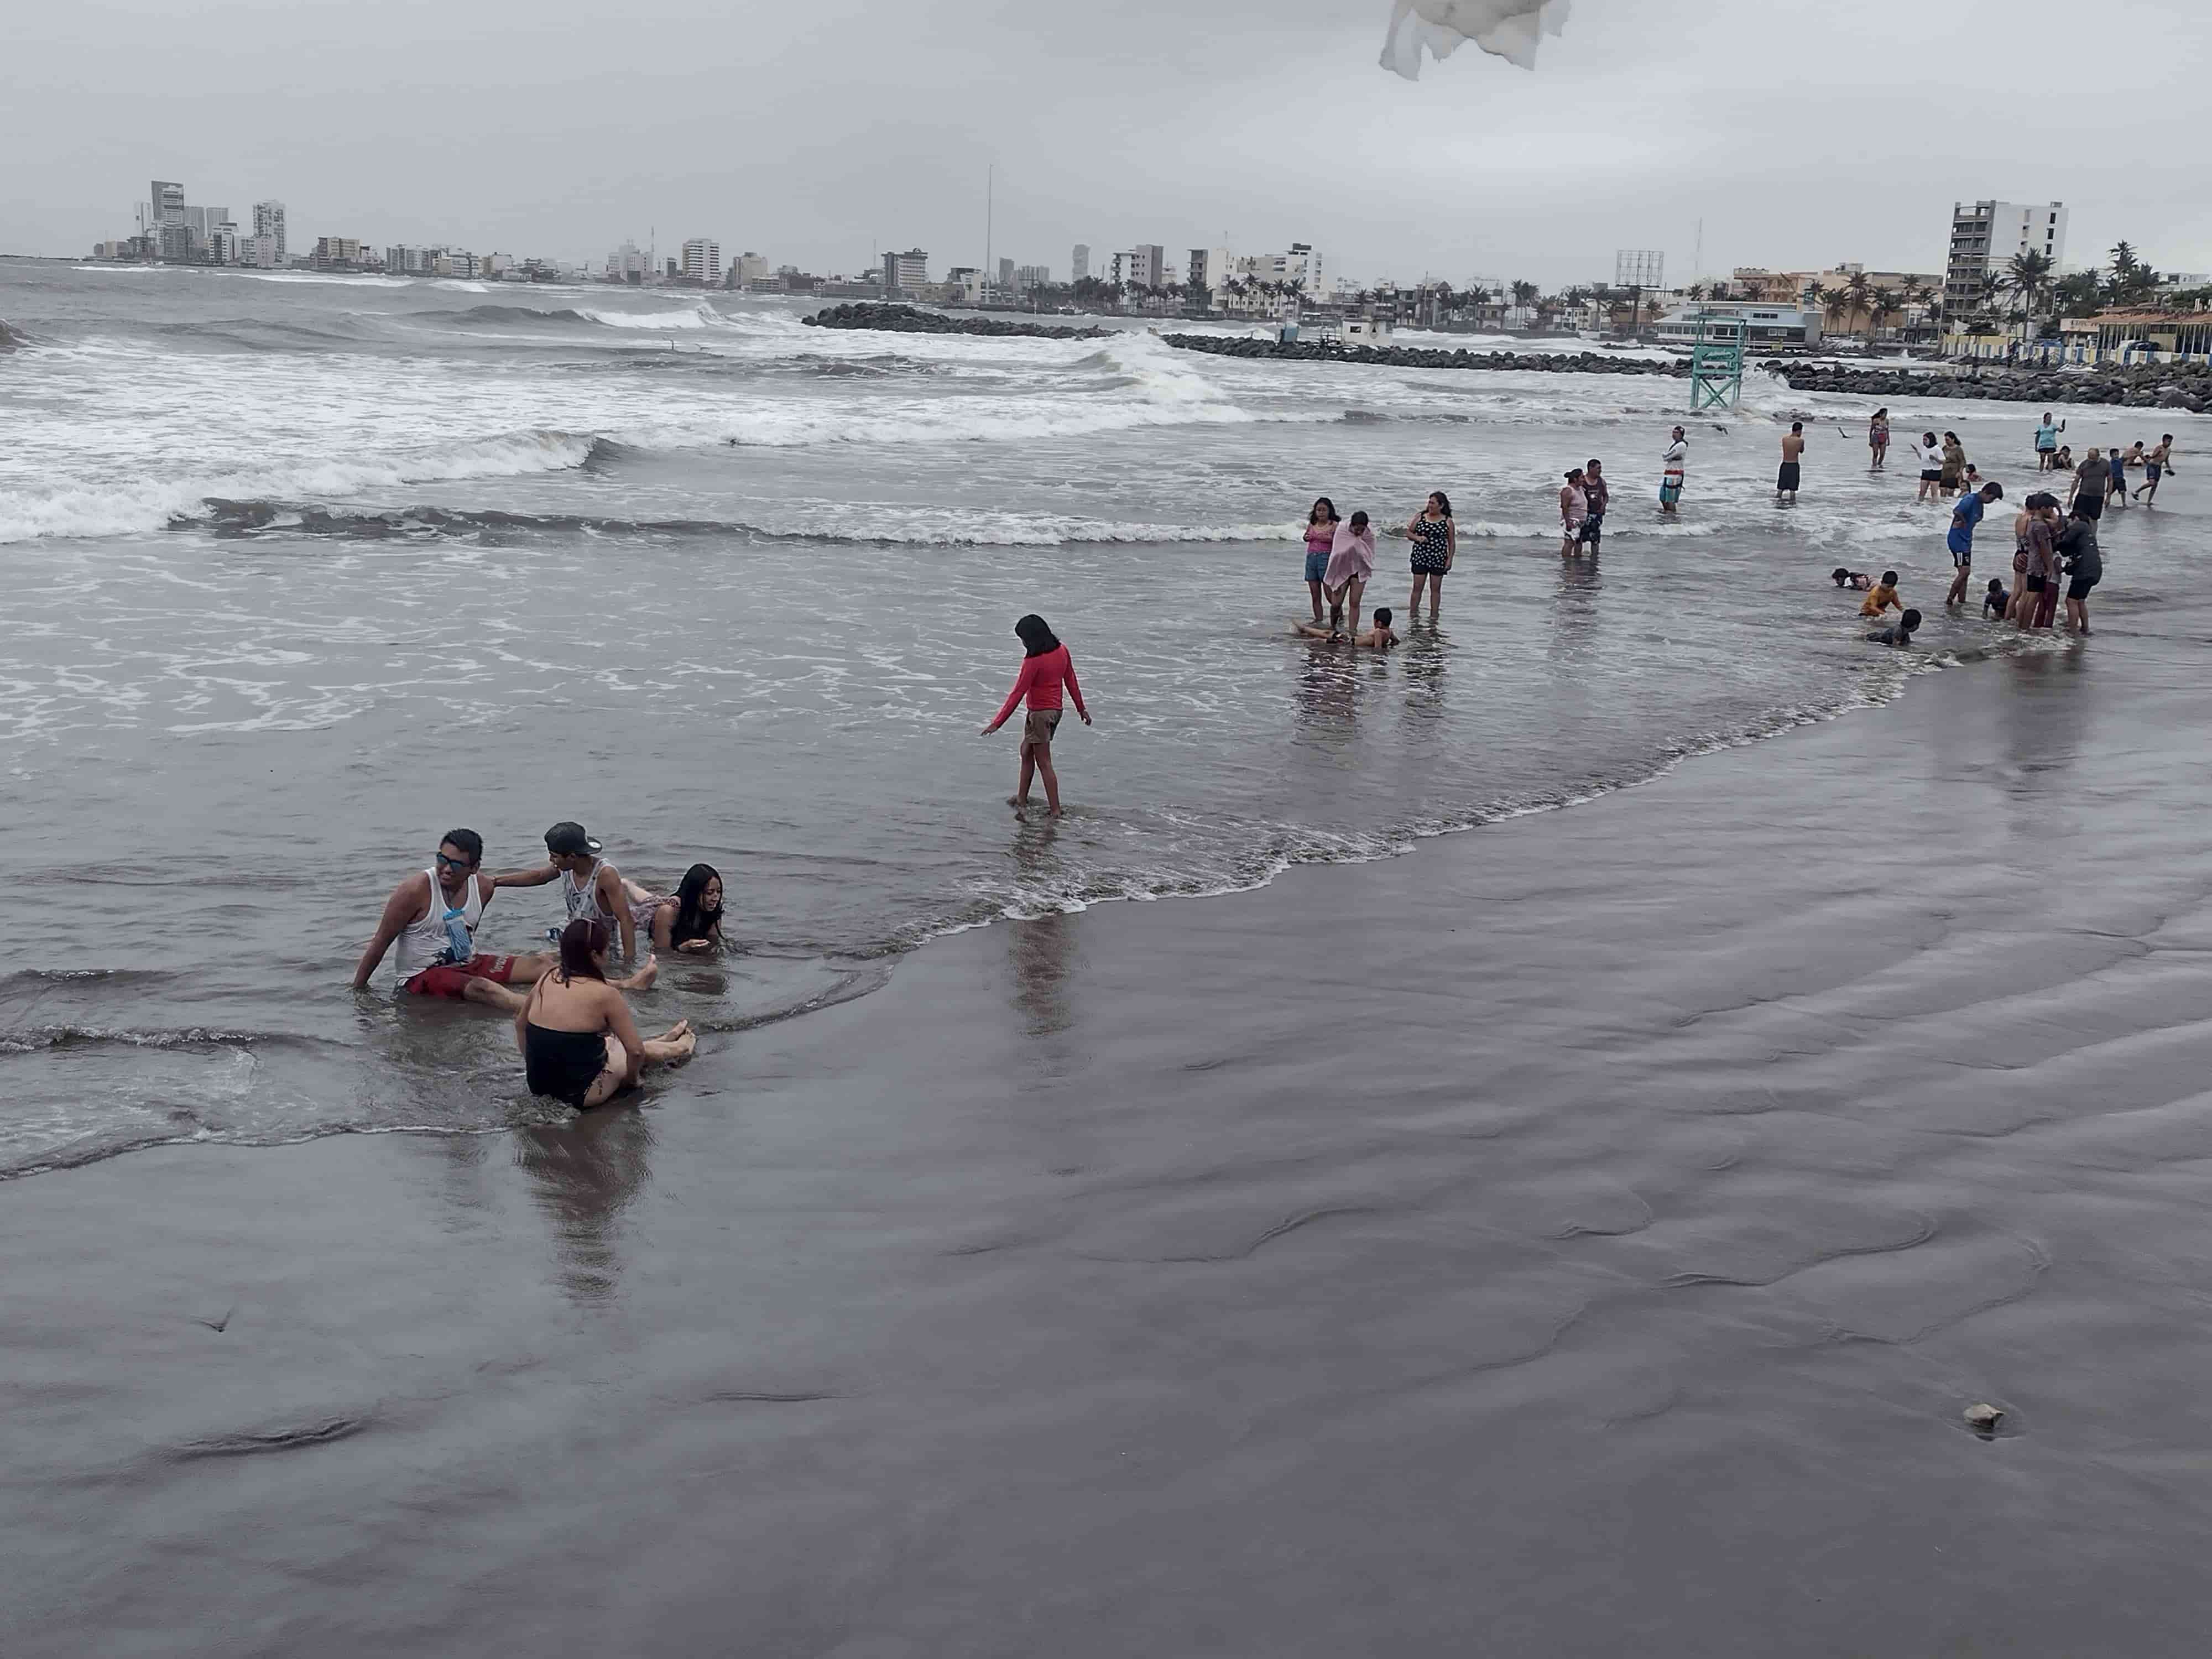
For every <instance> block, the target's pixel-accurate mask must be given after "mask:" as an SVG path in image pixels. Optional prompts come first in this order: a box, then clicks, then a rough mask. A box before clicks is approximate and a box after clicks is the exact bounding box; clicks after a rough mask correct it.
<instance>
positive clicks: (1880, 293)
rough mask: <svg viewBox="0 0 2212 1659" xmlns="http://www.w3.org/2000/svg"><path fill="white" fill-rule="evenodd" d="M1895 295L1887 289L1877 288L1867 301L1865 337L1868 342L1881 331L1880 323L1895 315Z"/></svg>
mask: <svg viewBox="0 0 2212 1659" xmlns="http://www.w3.org/2000/svg"><path fill="white" fill-rule="evenodd" d="M1899 308H1900V307H1899V302H1898V298H1897V295H1896V294H1895V293H1894V292H1893V291H1892V290H1891V289H1886V288H1878V289H1875V291H1874V297H1873V298H1872V299H1870V300H1869V301H1867V338H1868V340H1869V343H1871V342H1872V340H1873V338H1874V337H1875V335H1877V334H1879V333H1881V325H1883V324H1884V323H1886V322H1887V321H1888V320H1889V319H1891V318H1893V317H1894V316H1896V315H1897V313H1898V311H1899Z"/></svg>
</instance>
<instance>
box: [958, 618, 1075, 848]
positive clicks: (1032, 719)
mask: <svg viewBox="0 0 2212 1659" xmlns="http://www.w3.org/2000/svg"><path fill="white" fill-rule="evenodd" d="M1014 632H1015V633H1016V634H1018V635H1020V636H1021V641H1022V647H1023V648H1024V650H1026V651H1027V652H1028V653H1029V655H1028V656H1026V657H1024V659H1022V671H1021V673H1020V674H1019V675H1018V676H1017V677H1016V678H1015V680H1014V689H1013V690H1012V691H1009V692H1008V693H1007V694H1006V704H1005V706H1004V707H1003V708H1000V710H999V712H998V714H997V716H996V717H995V718H994V719H993V720H992V721H991V723H990V724H989V725H988V726H985V727H984V728H983V735H984V736H985V737H989V736H990V735H991V733H992V732H995V731H997V730H998V729H999V728H1000V726H1004V725H1005V724H1006V717H1007V716H1008V715H1009V714H1012V713H1013V712H1014V709H1015V708H1016V707H1017V706H1018V704H1019V703H1020V702H1021V701H1022V698H1023V697H1024V696H1027V697H1028V698H1029V702H1030V712H1029V718H1028V720H1026V721H1025V722H1024V724H1023V726H1022V780H1021V783H1020V785H1019V786H1018V787H1017V788H1016V789H1015V791H1014V793H1012V795H1011V796H1009V797H1008V798H1007V799H1006V805H1009V806H1011V807H1012V808H1013V809H1014V811H1017V812H1019V811H1021V810H1022V809H1023V808H1024V807H1025V806H1027V805H1029V804H1030V777H1031V776H1032V775H1036V774H1038V773H1042V775H1043V776H1044V801H1045V805H1046V806H1047V808H1048V809H1049V810H1050V811H1051V813H1052V816H1053V817H1059V816H1060V774H1058V773H1057V772H1055V771H1054V770H1053V769H1052V734H1053V732H1054V730H1055V729H1056V728H1057V727H1058V726H1059V725H1060V687H1061V686H1062V685H1065V686H1066V688H1067V693H1068V695H1069V696H1072V697H1073V698H1074V699H1075V712H1076V713H1077V714H1080V715H1081V716H1082V717H1083V723H1084V724H1085V726H1088V725H1090V724H1091V711H1090V710H1089V709H1088V708H1085V707H1084V706H1083V688H1082V687H1081V686H1079V685H1078V684H1076V683H1075V662H1074V659H1073V658H1071V657H1070V656H1069V655H1068V654H1067V647H1066V646H1064V645H1062V644H1061V643H1060V641H1058V640H1057V639H1055V638H1054V637H1053V632H1052V629H1049V628H1048V627H1047V626H1046V625H1045V620H1044V618H1043V617H1039V616H1034V615H1032V616H1027V617H1023V618H1022V619H1021V620H1020V621H1019V622H1018V623H1015V624H1014Z"/></svg>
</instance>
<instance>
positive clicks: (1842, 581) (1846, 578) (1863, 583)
mask: <svg viewBox="0 0 2212 1659" xmlns="http://www.w3.org/2000/svg"><path fill="white" fill-rule="evenodd" d="M1829 575H1830V578H1831V580H1833V581H1834V582H1835V584H1836V586H1838V587H1855V588H1857V589H1858V590H1859V591H1860V592H1865V591H1866V590H1867V589H1868V588H1869V587H1872V586H1874V578H1873V577H1871V576H1869V575H1868V574H1867V573H1866V572H1865V571H1863V570H1847V569H1845V568H1844V567H1843V566H1842V565H1838V566H1837V567H1836V568H1835V569H1834V570H1832V571H1831V572H1830V573H1829Z"/></svg>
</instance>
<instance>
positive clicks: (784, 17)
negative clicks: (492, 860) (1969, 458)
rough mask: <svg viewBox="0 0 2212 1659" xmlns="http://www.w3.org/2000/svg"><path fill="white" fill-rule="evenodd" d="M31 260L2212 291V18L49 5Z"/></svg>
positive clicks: (29, 72) (753, 5)
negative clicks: (1518, 60) (2125, 267)
mask: <svg viewBox="0 0 2212 1659" xmlns="http://www.w3.org/2000/svg"><path fill="white" fill-rule="evenodd" d="M9 11H10V12H11V13H12V14H14V15H13V16H12V17H11V19H10V21H9V23H8V25H7V27H6V28H5V30H4V31H0V33H4V35H5V37H6V41H7V44H6V46H5V50H4V52H0V145H4V151H3V152H0V153H4V155H6V156H7V158H8V165H7V166H6V167H4V168H0V252H31V253H64V254H69V253H79V252H85V251H87V250H88V249H89V248H90V246H91V245H92V243H93V242H94V240H98V239H100V238H102V237H106V236H118V235H127V234H130V232H131V229H132V228H133V226H132V222H131V207H132V204H133V203H134V202H136V201H137V200H138V199H139V198H141V197H143V195H144V193H145V188H146V181H147V180H148V179H149V178H153V177H161V178H167V179H179V180H181V181H182V182H183V183H184V185H185V193H186V196H187V198H188V199H189V200H191V201H193V202H197V203H211V204H221V205H226V206H228V207H229V208H230V209H231V210H232V211H233V212H234V215H236V216H239V217H240V218H241V219H243V218H245V216H246V211H247V210H248V208H249V206H250V204H252V202H253V201H254V200H256V199H257V198H259V197H270V196H273V197H279V198H281V199H282V200H283V201H284V202H286V203H287V204H289V213H290V227H291V236H292V241H293V246H294V247H295V248H298V247H301V246H304V245H306V244H307V243H309V242H311V241H312V240H313V237H314V236H316V235H318V234H338V235H356V236H360V237H362V238H363V239H364V240H368V241H371V242H373V243H374V244H376V245H377V246H383V245H385V244H386V243H388V242H392V241H408V242H422V241H449V242H452V243H453V244H454V245H456V246H466V247H471V248H473V249H475V250H476V251H477V252H490V251H492V250H495V249H496V250H499V251H501V252H512V253H515V254H518V255H528V254H533V253H544V254H550V255H553V256H556V257H562V258H589V259H592V260H593V261H597V260H598V259H599V258H603V257H604V255H605V252H606V250H607V249H608V248H609V247H611V246H613V245H614V244H615V243H617V241H619V240H621V239H622V238H623V237H624V236H626V235H627V236H634V237H635V238H636V239H637V240H639V242H640V243H641V244H642V243H643V242H644V241H645V240H646V238H647V234H648V232H649V230H653V229H657V233H658V237H659V243H660V246H662V247H663V248H671V247H672V246H674V245H675V244H676V243H678V242H679V241H680V240H682V239H683V238H684V237H685V236H690V235H701V234H706V235H713V236H714V237H716V238H717V239H719V240H720V242H721V244H722V246H723V249H724V252H725V253H726V254H727V253H731V252H736V251H737V250H738V249H740V248H754V249H757V250H759V251H760V252H763V253H764V254H766V255H767V256H768V257H769V260H770V262H771V263H772V264H781V263H784V262H786V261H790V262H792V263H794V264H799V265H800V266H802V267H804V268H805V269H809V270H817V271H826V270H833V269H836V270H854V269H858V268H860V267H861V266H864V265H866V264H867V263H868V261H869V259H870V257H871V253H872V250H873V249H874V248H876V247H878V246H894V245H896V246H900V247H904V246H909V245H919V246H922V247H925V248H927V249H928V250H929V251H930V254H931V264H932V269H933V270H936V271H941V270H943V269H944V268H945V266H946V265H947V264H973V263H980V262H981V258H982V254H983V235H984V225H983V180H984V170H985V168H986V167H987V165H989V164H991V163H993V162H994V161H995V162H996V163H997V166H998V170H999V190H998V215H997V234H996V237H995V241H994V249H995V252H998V253H1001V254H1010V255H1012V256H1013V257H1014V258H1017V259H1018V260H1020V261H1022V262H1024V263H1037V264H1048V265H1049V266H1050V267H1051V268H1052V270H1054V274H1055V275H1060V276H1065V274H1066V269H1067V260H1068V249H1069V246H1070V245H1071V244H1072V243H1073V242H1076V241H1078V240H1082V241H1087V242H1089V243H1090V244H1091V246H1092V247H1093V248H1094V249H1096V250H1098V251H1100V252H1104V251H1107V250H1109V249H1112V248H1114V247H1117V246H1128V245H1130V244H1131V243H1133V242H1137V241H1156V242H1159V243H1162V244H1164V245H1165V246H1167V247H1168V248H1169V249H1170V252H1171V253H1173V254H1174V255H1176V257H1177V258H1178V260H1179V259H1180V257H1181V255H1182V252H1183V251H1184V250H1186V249H1188V248H1189V247H1191V246H1198V245H1200V244H1213V243H1218V242H1220V241H1222V240H1224V239H1226V240H1227V242H1228V244H1229V245H1230V246H1232V247H1235V248H1237V249H1238V250H1239V251H1242V252H1261V251H1267V250H1271V249H1279V248H1280V247H1281V246H1285V245H1286V244H1288V243H1289V242H1291V241H1292V240H1304V241H1311V242H1313V243H1314V244H1316V246H1319V247H1320V248H1321V249H1322V252H1323V253H1324V254H1325V255H1326V256H1327V258H1328V263H1329V266H1330V268H1331V269H1332V270H1342V271H1347V272H1349V273H1351V274H1353V275H1356V276H1362V277H1373V276H1380V275H1390V276H1398V277H1401V278H1405V279H1410V278H1412V277H1415V276H1421V275H1430V276H1443V277H1448V278H1451V279H1455V280H1457V279H1462V278H1464V277H1466V276H1469V275H1474V274H1480V275H1485V276H1499V277H1504V278H1506V279H1509V280H1510V279H1512V278H1515V277H1519V276H1528V277H1531V278H1533V279H1534V280H1536V281H1539V282H1541V283H1545V284H1546V285H1547V286H1553V285H1559V284H1564V283H1568V282H1571V281H1577V280H1580V281H1589V280H1591V279H1607V278H1609V277H1610V276H1611V273H1612V264H1613V250H1614V249H1615V248H1617V247H1624V246H1650V247H1661V248H1664V249H1665V250H1666V252H1667V254H1668V274H1669V275H1670V276H1678V278H1679V274H1680V273H1681V272H1683V271H1684V270H1686V269H1687V267H1688V266H1689V264H1690V263H1691V258H1692V247H1693V244H1694V240H1695V237H1696V225H1697V222H1698V221H1699V219H1700V218H1702V219H1703V220H1704V222H1705V242H1704V248H1705V258H1704V264H1703V270H1705V272H1707V273H1714V272H1720V273H1725V272H1726V271H1727V270H1728V269H1729V268H1730V267H1731V266H1734V265H1736V264H1759V265H1767V266H1771V267H1776V268H1788V267H1809V266H1814V265H1823V264H1832V263H1835V262H1838V261H1842V260H1848V259H1858V260H1863V261H1864V262H1865V263H1866V264H1869V265H1870V266H1874V267H1875V268H1878V269H1905V270H1930V271H1932V270H1936V269H1939V268H1940V262H1941V259H1942V250H1943V233H1944V230H1945V227H1946V223H1947V215H1948V209H1949V206H1950V204H1951V203H1952V201H1953V200H1954V199H1955V198H1972V197H1978V196H1996V197H2003V198H2006V199H2009V200H2015V201H2045V200H2050V199H2054V198H2056V199H2058V200H2063V201H2064V202H2066V203H2067V204H2069V207H2070V208H2071V210H2072V229H2071V234H2070V236H2069V243H2068V248H2067V258H2068V261H2069V263H2077V262H2082V261H2087V260H2089V259H2093V258H2100V257H2101V255H2102V252H2103V250H2104V249H2106V248H2107V247H2109V246H2111V244H2112V242H2113V241H2114V240H2117V239H2118V238H2120V237H2123V236H2124V237H2127V238H2129V239H2130V240H2132V241H2133V242H2135V243H2136V246H2138V248H2139V249H2140V250H2141V251H2142V253H2143V254H2144V256H2145V257H2146V258H2149V259H2150V260H2151V261H2152V262H2153V263H2154V264H2157V265H2159V266H2160V268H2162V269H2179V270H2212V191H2207V190H2206V189H2205V188H2204V185H2205V178H2206V169H2205V162H2204V155H2203V139H2202V136H2201V134H2202V115H2201V110H2202V108H2203V97H2202V84H2201V78H2202V76H2203V72H2204V70H2205V69H2206V67H2207V65H2208V64H2212V51H2208V47H2212V7H2206V6H2203V5H2174V6H2165V7H2130V8H2125V9H2120V10H2117V11H2116V10H2113V9H2110V8H2091V9H2087V10H2086V11H2085V10H2084V9H2082V8H2081V7H2080V6H2078V5H2076V4H2074V3H2071V0H1942V3H1921V4H1913V5H1887V4H1881V5H1876V6H1874V7H1871V8H1869V7H1863V6H1854V5H1850V4H1848V3H1840V0H1838V3H1833V4H1827V5H1818V6H1816V5H1811V4H1804V3H1781V0H1699V3H1689V0H1683V3H1652V0H1575V15H1574V16H1573V18H1572V19H1571V21H1570V22H1569V24H1568V26H1567V29H1566V33H1565V36H1564V38H1562V39H1559V40H1547V41H1546V42H1545V43H1544V48H1543V54H1542V57H1541V61H1540V63H1539V65H1538V67H1537V69H1536V70H1535V72H1534V73H1533V74H1530V73H1526V72H1524V71H1522V70H1517V69H1515V68H1514V67H1512V66H1511V65H1510V64H1505V63H1504V62H1502V61H1500V60H1499V59H1497V58H1489V57H1486V56H1484V55H1482V54H1481V53H1480V52H1476V51H1475V50H1474V48H1472V47H1468V48H1464V49H1462V52H1459V53H1458V54H1457V55H1456V56H1455V57H1454V58H1451V59H1450V60H1449V62H1447V63H1445V64H1441V65H1431V66H1429V67H1428V68H1427V69H1425V70H1424V72H1423V75H1422V78H1421V80H1420V82H1419V83H1418V84H1413V85H1409V84H1407V82H1403V81H1401V80H1399V79H1398V78H1397V77H1395V76H1392V75H1390V74H1389V73H1388V72H1386V71H1385V70H1382V69H1380V68H1378V67H1377V66H1376V53H1377V52H1379V50H1380V49H1381V46H1382V44H1383V34H1384V32H1385V26H1386V24H1387V22H1388V20H1389V0H1111V3H1108V4H1098V3H1088V4H1075V3H1054V0H1044V3H1018V0H817V3H811V4H793V3H777V4H773V5H771V4H767V3H763V0H735V3H730V0H622V3H619V4H612V5H610V4H606V3H604V0H594V3H592V4H590V5H584V4H580V3H577V0H532V3H529V4H522V3H519V0H216V3H202V4H193V5H190V6H186V5H182V4H179V3H176V0H68V3H63V0H50V3H39V4H35V5H33V4H30V3H27V0H15V3H14V4H13V5H12V6H10V7H9Z"/></svg>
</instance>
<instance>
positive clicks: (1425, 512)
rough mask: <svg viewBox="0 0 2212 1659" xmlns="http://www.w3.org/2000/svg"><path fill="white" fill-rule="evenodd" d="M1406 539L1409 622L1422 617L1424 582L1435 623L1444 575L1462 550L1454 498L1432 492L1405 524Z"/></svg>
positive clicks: (1430, 611) (1432, 620)
mask: <svg viewBox="0 0 2212 1659" xmlns="http://www.w3.org/2000/svg"><path fill="white" fill-rule="evenodd" d="M1405 536H1406V539H1407V541H1409V542H1411V543H1412V544H1413V599H1411V600H1410V601H1409V602H1408V603H1407V607H1406V614H1407V620H1408V621H1411V620H1412V619H1413V618H1414V617H1419V615H1420V614H1421V583H1422V581H1423V580H1424V579H1425V580H1427V582H1428V585H1429V620H1430V621H1431V622H1434V621H1435V620H1436V619H1437V611H1440V610H1441V609H1443V602H1444V576H1445V574H1446V573H1447V572H1449V570H1450V569H1451V568H1452V557H1453V556H1454V555H1455V554H1456V553H1457V552H1458V551H1459V532H1458V530H1457V529H1456V528H1455V526H1453V524H1452V509H1451V497H1450V496H1449V495H1445V494H1444V492H1443V490H1441V489H1433V490H1431V491H1430V492H1429V499H1428V501H1427V503H1426V504H1425V506H1423V507H1422V508H1421V510H1420V511H1419V513H1416V514H1415V515H1414V516H1413V518H1411V519H1408V520H1407V521H1406V529H1405ZM1352 614H1353V615H1354V616H1357V615H1358V612H1357V611H1354V612H1353V613H1352Z"/></svg>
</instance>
